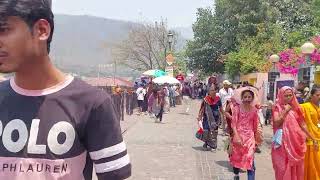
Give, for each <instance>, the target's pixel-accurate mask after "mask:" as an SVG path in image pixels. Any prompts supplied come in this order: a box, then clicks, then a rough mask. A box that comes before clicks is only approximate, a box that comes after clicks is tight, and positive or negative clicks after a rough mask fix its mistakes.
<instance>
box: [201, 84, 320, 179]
mask: <svg viewBox="0 0 320 180" xmlns="http://www.w3.org/2000/svg"><path fill="white" fill-rule="evenodd" d="M277 93H278V94H277V97H276V100H275V102H273V101H272V100H271V99H270V98H269V97H268V101H267V103H266V104H260V101H259V96H258V89H257V88H256V87H253V86H250V85H248V84H245V85H243V86H241V87H237V88H233V87H232V85H231V83H230V82H229V81H224V82H223V87H222V88H221V89H220V90H219V88H218V87H217V85H212V86H210V87H209V88H208V93H207V95H206V96H205V97H204V98H203V101H202V103H201V107H200V111H199V115H198V122H199V130H198V132H197V134H196V136H197V138H199V139H200V140H202V141H204V144H203V148H204V149H205V150H213V151H215V150H216V149H217V138H218V130H219V126H220V127H221V129H222V131H223V134H224V135H227V136H229V137H228V141H227V148H226V149H227V152H228V157H229V161H230V164H231V166H232V167H233V172H234V179H235V180H237V179H240V177H239V172H240V171H241V170H245V171H247V177H248V180H254V179H255V171H256V167H255V162H254V161H255V158H254V155H255V152H257V149H258V147H259V146H260V145H261V144H262V141H263V135H262V124H265V125H269V124H271V125H272V127H273V132H274V136H273V139H272V147H271V149H272V153H271V156H272V163H273V168H274V172H275V177H276V180H303V179H304V180H311V179H312V180H320V164H319V162H320V153H319V151H318V150H319V147H318V143H319V140H320V120H319V118H320V116H319V112H320V109H319V102H320V87H317V86H314V87H313V88H312V90H311V92H310V93H309V91H308V89H307V88H306V89H305V90H304V92H303V97H302V96H301V94H302V93H300V92H299V91H296V90H295V89H294V88H291V87H287V86H285V87H282V88H281V89H279V90H278V92H277ZM299 95H300V96H299ZM263 108H266V115H265V116H263V115H262V109H263ZM261 119H265V120H263V121H262V120H261Z"/></svg>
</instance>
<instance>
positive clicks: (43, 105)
mask: <svg viewBox="0 0 320 180" xmlns="http://www.w3.org/2000/svg"><path fill="white" fill-rule="evenodd" d="M53 30H54V16H53V13H52V11H51V8H50V3H49V2H48V0H41V1H40V0H1V1H0V72H1V73H13V74H14V77H12V78H11V79H10V80H9V81H5V82H3V83H1V84H0V135H1V139H2V141H1V142H0V161H1V162H2V163H1V166H2V168H1V172H0V177H1V179H10V180H22V179H33V180H44V179H46V180H58V179H59V180H71V179H74V180H80V179H82V180H91V179H92V177H91V176H92V171H93V166H94V167H95V171H96V173H97V176H98V179H99V180H109V179H112V180H121V179H125V178H128V177H129V176H130V174H131V165H130V160H129V156H128V154H127V150H126V145H125V143H124V142H123V139H122V135H121V130H120V120H119V116H117V115H116V113H115V110H114V106H113V104H112V102H111V101H112V100H111V98H110V96H109V95H108V94H106V93H105V92H103V91H101V90H98V89H96V88H93V87H91V86H89V85H88V84H86V83H85V82H83V81H81V80H80V79H75V78H73V77H72V76H70V75H66V74H64V73H63V72H61V71H60V70H58V69H57V68H56V67H55V66H54V65H53V64H52V61H51V59H50V57H49V52H50V42H51V39H52V35H53Z"/></svg>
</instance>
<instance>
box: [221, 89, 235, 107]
mask: <svg viewBox="0 0 320 180" xmlns="http://www.w3.org/2000/svg"><path fill="white" fill-rule="evenodd" d="M233 94H234V93H233V89H231V88H229V89H228V92H227V91H226V90H225V89H224V88H222V89H220V91H219V97H220V99H221V103H222V105H223V106H224V104H225V103H227V100H228V99H230V98H231V97H232V96H233Z"/></svg>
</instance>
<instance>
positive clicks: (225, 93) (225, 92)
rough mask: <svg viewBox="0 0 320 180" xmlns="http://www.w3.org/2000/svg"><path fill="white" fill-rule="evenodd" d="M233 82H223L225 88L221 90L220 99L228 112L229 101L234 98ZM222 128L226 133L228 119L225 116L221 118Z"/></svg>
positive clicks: (223, 107)
mask: <svg viewBox="0 0 320 180" xmlns="http://www.w3.org/2000/svg"><path fill="white" fill-rule="evenodd" d="M231 85H232V84H231V82H230V81H228V80H225V81H223V88H222V89H220V90H219V97H220V98H221V103H222V109H223V111H225V110H226V106H227V101H228V100H230V98H231V97H232V96H233V89H232V88H231ZM221 126H222V130H223V131H224V134H225V132H226V129H225V128H226V119H225V118H224V116H223V115H222V116H221Z"/></svg>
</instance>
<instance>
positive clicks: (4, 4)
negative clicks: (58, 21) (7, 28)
mask: <svg viewBox="0 0 320 180" xmlns="http://www.w3.org/2000/svg"><path fill="white" fill-rule="evenodd" d="M9 16H17V17H19V18H21V19H22V20H23V21H24V22H25V23H26V24H27V25H28V26H29V28H30V29H32V28H33V26H34V25H35V23H36V22H37V21H38V20H40V19H45V20H47V21H48V22H49V24H50V27H51V33H50V35H49V38H48V41H47V50H48V53H49V52H50V44H51V41H52V36H53V31H54V15H53V12H52V10H51V0H0V27H1V26H3V25H4V24H5V22H6V21H7V18H8V17H9Z"/></svg>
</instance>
